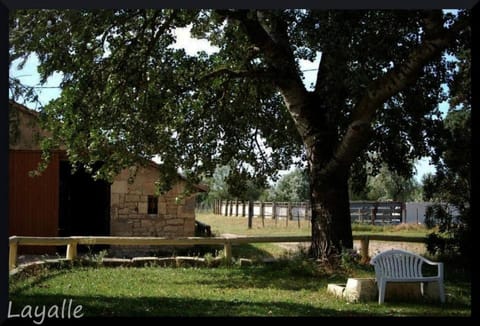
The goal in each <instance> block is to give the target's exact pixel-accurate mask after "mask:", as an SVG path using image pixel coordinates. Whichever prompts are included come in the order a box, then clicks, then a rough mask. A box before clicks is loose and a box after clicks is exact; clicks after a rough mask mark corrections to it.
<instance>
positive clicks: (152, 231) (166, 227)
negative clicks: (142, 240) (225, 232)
mask: <svg viewBox="0 0 480 326" xmlns="http://www.w3.org/2000/svg"><path fill="white" fill-rule="evenodd" d="M130 172H131V171H129V170H128V169H126V170H123V171H122V172H121V173H120V174H119V175H118V176H117V177H116V178H115V180H114V182H113V184H112V186H111V210H110V214H111V219H110V233H111V235H113V236H153V237H189V236H193V235H194V233H195V196H190V197H187V198H181V194H182V191H183V190H184V187H185V181H183V180H181V179H180V180H179V182H178V183H177V184H176V185H175V186H174V187H173V189H171V190H170V191H169V192H168V193H166V194H165V195H162V196H159V197H158V212H157V214H148V196H149V195H155V181H156V180H157V179H158V171H157V169H156V167H155V166H153V165H152V166H148V167H145V168H139V169H138V170H137V172H136V174H135V177H132V175H131V173H130Z"/></svg>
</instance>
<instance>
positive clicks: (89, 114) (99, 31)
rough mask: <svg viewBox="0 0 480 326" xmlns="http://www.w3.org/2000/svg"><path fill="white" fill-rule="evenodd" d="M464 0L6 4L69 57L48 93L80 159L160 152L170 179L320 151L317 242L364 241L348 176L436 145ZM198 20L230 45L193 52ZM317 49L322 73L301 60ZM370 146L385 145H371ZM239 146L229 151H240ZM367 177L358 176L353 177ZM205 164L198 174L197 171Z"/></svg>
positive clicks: (404, 169) (319, 251)
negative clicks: (115, 6) (304, 6)
mask: <svg viewBox="0 0 480 326" xmlns="http://www.w3.org/2000/svg"><path fill="white" fill-rule="evenodd" d="M468 15H469V13H468V12H467V11H462V12H459V13H458V14H457V15H454V14H444V13H442V11H439V10H437V11H316V10H300V9H298V10H115V11H112V10H95V11H87V10H27V11H17V12H15V13H14V14H13V15H12V16H11V19H10V27H11V34H10V35H11V36H10V41H11V50H10V55H11V60H13V59H16V58H25V57H26V56H27V55H28V54H30V53H32V52H35V53H37V55H38V57H39V59H40V66H39V72H40V74H41V76H42V78H43V80H46V78H47V77H48V76H49V75H51V74H52V73H53V72H55V71H59V72H62V73H63V76H64V78H63V83H62V85H61V86H62V95H61V97H60V98H59V99H58V100H56V101H54V102H53V103H51V104H49V105H48V106H47V107H45V108H44V113H45V114H44V116H45V118H46V119H45V121H46V125H45V126H46V127H47V128H49V129H50V130H52V131H53V135H54V136H53V137H54V138H52V139H49V140H46V141H45V148H49V147H50V148H51V147H52V146H56V145H58V144H59V143H63V144H65V146H66V147H67V153H68V156H69V158H70V160H71V161H72V162H78V163H82V164H86V165H87V166H88V165H91V164H93V163H94V162H97V161H102V162H104V165H103V167H102V169H100V170H99V171H98V173H99V174H100V176H103V177H106V178H109V177H110V178H111V177H112V176H113V175H114V174H115V173H117V172H118V171H119V169H121V168H123V167H126V166H128V165H131V164H133V163H135V162H138V161H139V160H141V161H142V160H143V161H145V160H149V159H151V158H152V157H153V156H154V155H158V156H159V157H160V159H161V161H162V171H161V172H162V173H163V176H164V177H163V178H162V181H163V183H162V185H163V187H162V188H163V189H166V188H168V187H169V183H170V180H172V178H173V176H174V175H175V174H176V169H177V168H182V169H183V170H184V171H186V172H188V174H189V176H192V177H193V176H199V175H202V174H206V173H207V174H208V173H211V172H212V171H213V170H214V168H215V167H216V166H218V165H221V164H230V165H231V168H232V170H231V180H235V178H237V180H238V179H244V180H245V179H257V180H258V179H260V180H266V178H267V176H269V175H271V174H274V173H275V171H277V170H278V169H280V168H283V169H285V168H288V166H289V165H290V164H291V163H292V160H294V158H301V159H303V160H304V161H306V162H307V164H308V171H309V174H310V180H311V181H310V198H311V202H312V246H311V252H312V254H313V255H314V256H316V257H319V258H322V259H329V258H331V257H332V256H333V255H335V254H336V253H338V252H339V251H340V250H341V247H342V246H344V247H352V245H353V242H352V232H351V226H350V210H349V198H348V179H349V176H350V174H351V173H352V174H353V175H352V177H354V176H357V175H362V171H363V169H362V166H363V165H364V164H365V162H370V164H372V165H373V166H379V164H380V163H381V162H382V161H383V162H386V164H387V165H388V166H389V167H390V168H392V169H394V170H395V171H399V172H401V173H403V174H404V175H408V174H409V173H411V170H412V166H411V163H409V162H413V160H414V159H416V158H419V157H421V156H424V155H428V154H432V153H431V146H432V145H433V144H434V142H435V137H436V136H435V135H436V134H437V127H438V121H439V119H440V116H441V114H440V112H439V110H438V103H439V102H440V101H442V100H443V98H444V94H443V90H442V87H441V85H442V83H444V82H445V80H446V79H447V78H448V69H447V67H446V62H445V57H444V56H442V55H443V54H445V53H446V51H450V53H452V52H454V51H455V49H456V47H457V45H458V43H459V42H460V41H461V40H462V38H465V37H468V21H467V20H468ZM190 25H191V26H192V29H191V31H192V33H193V35H194V36H195V37H197V38H204V39H207V40H209V41H210V42H211V44H212V45H214V46H216V47H218V49H219V50H218V51H217V52H215V53H213V54H207V53H205V52H203V53H199V54H198V55H196V56H190V55H187V53H186V52H185V51H184V50H183V49H177V48H175V47H174V46H172V45H173V44H174V43H175V34H174V31H175V29H176V28H179V27H186V26H190ZM320 55H321V60H320V64H319V67H318V73H317V79H316V82H315V83H314V85H312V87H311V88H308V87H305V86H304V83H303V81H302V78H303V72H302V71H301V69H300V65H299V60H300V59H307V60H313V59H314V58H316V57H317V56H320ZM372 153H374V155H371V154H372ZM232 162H233V163H232ZM353 179H355V178H353ZM192 180H194V179H192Z"/></svg>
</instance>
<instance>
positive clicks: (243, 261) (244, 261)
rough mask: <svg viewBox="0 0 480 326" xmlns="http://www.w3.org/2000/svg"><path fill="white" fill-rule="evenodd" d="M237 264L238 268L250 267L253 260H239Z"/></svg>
mask: <svg viewBox="0 0 480 326" xmlns="http://www.w3.org/2000/svg"><path fill="white" fill-rule="evenodd" d="M239 263H240V266H250V265H252V264H253V260H251V259H247V258H240V260H239Z"/></svg>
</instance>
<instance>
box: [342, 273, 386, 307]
mask: <svg viewBox="0 0 480 326" xmlns="http://www.w3.org/2000/svg"><path fill="white" fill-rule="evenodd" d="M377 295H378V290H377V284H376V283H375V279H374V278H349V279H348V280H347V284H346V286H345V291H344V292H343V296H344V298H345V299H346V300H347V301H348V302H359V301H374V300H375V299H377Z"/></svg>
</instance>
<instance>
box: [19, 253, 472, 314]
mask: <svg viewBox="0 0 480 326" xmlns="http://www.w3.org/2000/svg"><path fill="white" fill-rule="evenodd" d="M365 268H367V267H361V268H357V269H354V270H351V271H350V272H349V273H350V274H351V275H356V273H360V274H362V275H364V274H365V273H370V272H371V271H369V270H365ZM367 269H368V268H367ZM457 276H458V275H457ZM345 277H346V275H345V274H342V273H340V274H336V273H333V274H330V275H319V274H318V273H316V272H315V271H314V270H313V269H312V265H311V264H309V263H305V262H300V261H298V260H296V261H293V262H292V261H290V262H289V261H280V262H276V263H271V264H266V265H265V264H263V265H253V266H247V267H240V266H237V265H234V266H222V267H218V268H159V267H141V268H106V267H98V268H95V267H75V268H63V269H56V270H42V271H40V272H38V273H36V274H35V275H30V276H16V277H13V278H12V279H11V280H10V300H11V302H12V308H13V309H12V311H13V312H14V313H15V312H18V310H19V309H20V307H23V306H25V305H47V306H51V305H59V304H61V302H62V300H64V299H67V300H69V299H72V300H73V304H74V305H82V307H83V312H84V314H85V316H116V317H117V316H119V317H122V316H145V317H151V316H323V317H327V316H335V317H351V316H422V317H424V316H437V317H438V316H470V314H471V304H470V299H471V295H470V283H468V282H465V281H461V280H456V281H455V282H452V281H449V280H447V281H446V291H447V303H446V304H444V305H441V304H439V303H436V302H424V301H416V302H387V303H385V304H384V305H378V304H377V303H376V302H369V303H355V304H349V303H346V302H345V301H343V300H340V299H337V298H335V297H333V296H332V295H331V294H329V293H327V291H326V288H327V283H336V282H345V280H346V278H345Z"/></svg>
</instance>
